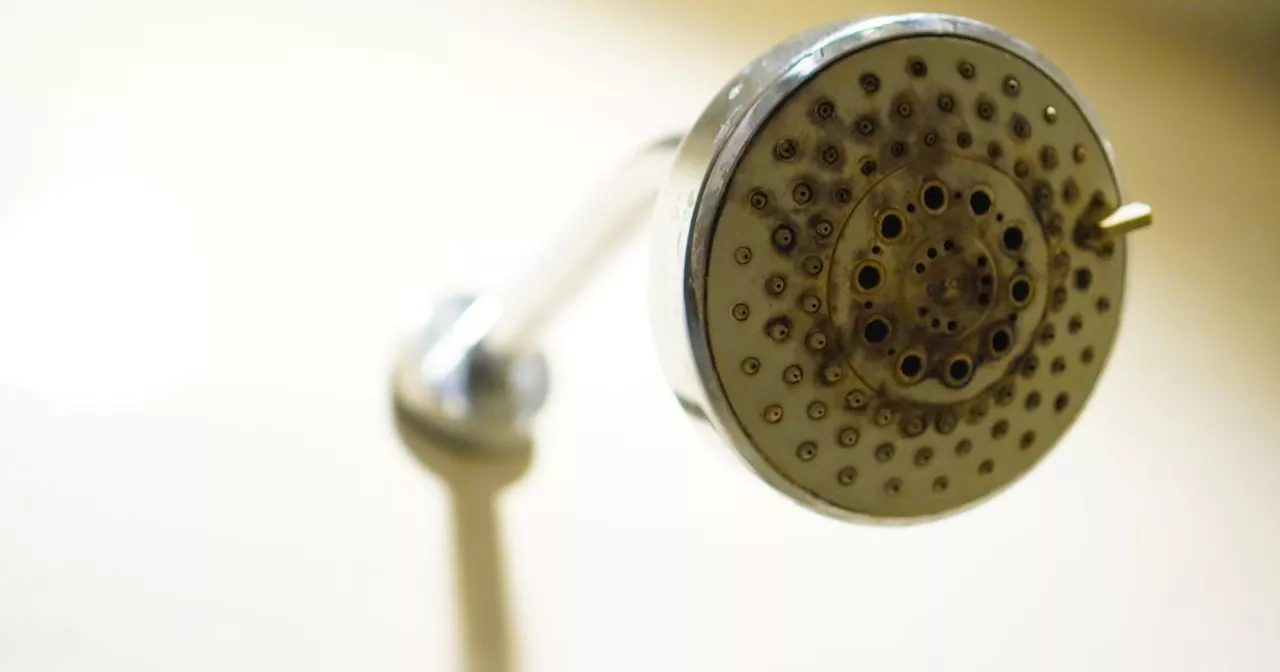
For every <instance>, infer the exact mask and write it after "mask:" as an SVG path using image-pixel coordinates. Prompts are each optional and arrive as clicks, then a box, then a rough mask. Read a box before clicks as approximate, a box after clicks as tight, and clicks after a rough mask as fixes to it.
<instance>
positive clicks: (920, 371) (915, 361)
mask: <svg viewBox="0 0 1280 672" xmlns="http://www.w3.org/2000/svg"><path fill="white" fill-rule="evenodd" d="M926 357H927V356H926V354H925V352H924V350H921V349H918V348H912V349H910V350H907V351H906V352H904V353H902V355H901V356H900V357H898V364H897V367H896V368H895V370H896V371H897V374H898V380H899V382H902V383H904V384H907V385H910V384H912V383H917V382H920V379H921V378H923V377H924V374H925V371H926V370H927V369H928V359H927V358H926Z"/></svg>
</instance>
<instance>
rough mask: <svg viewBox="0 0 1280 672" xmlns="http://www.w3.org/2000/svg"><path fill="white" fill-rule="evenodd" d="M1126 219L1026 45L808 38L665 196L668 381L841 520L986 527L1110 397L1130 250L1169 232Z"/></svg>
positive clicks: (802, 494)
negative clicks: (998, 504)
mask: <svg viewBox="0 0 1280 672" xmlns="http://www.w3.org/2000/svg"><path fill="white" fill-rule="evenodd" d="M1124 204H1125V201H1124V200H1123V196H1122V193H1121V185H1120V180H1119V176H1118V175H1117V172H1116V168H1115V165H1114V161H1113V157H1112V152H1111V147H1110V145H1109V144H1108V143H1107V141H1106V140H1105V138H1104V137H1103V136H1102V133H1101V131H1100V129H1099V128H1098V125H1097V123H1096V121H1095V120H1094V118H1093V116H1092V114H1091V113H1090V112H1089V110H1088V109H1087V108H1086V106H1085V104H1084V103H1083V102H1082V100H1081V98H1080V96H1079V95H1078V94H1077V93H1076V92H1075V91H1074V90H1073V89H1072V87H1071V86H1070V84H1069V83H1068V82H1067V80H1066V79H1065V77H1063V76H1062V75H1061V74H1060V73H1058V72H1057V70H1056V69H1055V68H1054V67H1053V66H1051V65H1050V64H1049V63H1048V62H1047V61H1046V60H1045V59H1044V58H1043V57H1042V56H1040V55H1039V54H1037V53H1036V52H1035V51H1033V50H1032V49H1031V48H1030V47H1029V46H1027V45H1026V44H1023V43H1022V42H1019V41H1017V40H1015V39H1013V38H1011V37H1009V36H1007V35H1006V34H1004V33H1002V32H1000V31H998V30H996V29H994V28H992V27H990V26H987V25H985V24H982V23H978V22H975V21H971V20H968V19H963V18H959V17H952V16H943V15H936V14H914V15H899V16H889V17H881V18H875V19H869V20H865V21H855V22H851V23H842V24H836V25H831V26H826V27H823V28H819V29H815V30H814V31H810V32H808V33H804V34H802V35H799V36H797V37H795V38H793V39H791V40H789V41H787V42H784V43H782V44H781V45H779V46H778V47H776V48H775V49H774V50H772V51H771V52H769V53H767V54H765V55H763V56H761V57H760V58H758V59H757V60H756V61H754V62H753V63H751V64H750V65H748V66H747V67H746V68H745V69H743V70H742V71H741V72H740V73H739V75H738V76H737V77H736V78H734V79H733V80H732V81H731V82H730V83H729V84H728V85H727V86H725V88H724V89H723V90H722V91H721V92H720V94H719V95H718V96H717V97H716V98H715V99H714V100H713V101H712V103H711V104H710V106H709V107H708V108H707V110H706V112H705V113H704V114H703V116H702V117H701V119H699V121H698V123H697V124H696V125H695V126H694V128H693V130H692V131H691V132H690V134H689V135H688V136H687V138H686V139H685V141H684V143H683V144H682V146H681V148H680V150H679V152H678V154H677V158H676V162H675V167H674V170H673V173H672V177H671V179H670V181H669V183H668V185H667V187H666V188H665V189H664V192H663V196H662V197H661V198H660V199H659V204H658V207H657V210H656V212H655V218H656V220H657V226H658V227H659V230H658V231H657V232H656V233H657V238H656V246H655V273H654V279H653V283H654V286H653V296H652V299H653V304H654V320H655V329H656V336H657V339H658V345H659V349H660V351H661V353H662V355H663V360H664V367H665V369H666V374H667V377H668V380H669V381H670V383H671V384H672V386H673V387H674V388H675V390H676V393H677V395H678V396H679V397H680V398H681V400H682V402H683V403H684V405H685V406H686V407H687V408H689V409H691V410H692V411H693V412H694V413H695V414H697V415H699V416H701V417H703V418H705V419H706V420H708V421H709V422H710V423H711V424H712V425H713V426H714V427H715V429H716V430H718V432H719V433H721V434H722V435H723V436H724V437H725V438H726V439H727V440H728V442H729V443H731V444H732V445H733V446H734V447H735V448H736V449H737V451H738V452H739V453H740V454H741V455H742V456H743V457H744V458H745V459H746V461H747V462H748V463H749V464H750V465H751V466H752V467H753V468H754V469H755V471H756V472H757V473H759V474H760V475H761V476H762V477H763V478H764V479H765V480H766V481H767V482H769V483H770V484H772V485H773V486H774V487H776V488H778V489H779V490H781V491H783V492H784V493H786V494H788V495H790V496H791V497H793V498H795V499H797V500H799V501H800V502H802V503H804V504H807V505H809V506H811V507H813V508H816V509H818V510H820V511H823V512H826V513H829V514H833V515H836V516H839V517H842V518H853V519H859V520H894V521H910V520H924V519H929V518H933V517H936V516H938V515H941V514H944V513H947V512H950V511H953V510H957V509H960V508H963V507H965V506H968V505H971V504H973V503H975V502H978V501H981V500H983V499H984V498H986V497H988V496H990V495H992V494H993V493H995V492H997V491H999V490H1001V489H1002V488H1003V487H1004V486H1006V485H1008V484H1009V483H1010V482H1012V481H1013V480H1015V479H1016V478H1018V477H1019V476H1021V475H1022V474H1023V473H1025V472H1026V471H1027V470H1029V469H1030V468H1031V467H1032V466H1033V465H1035V464H1036V463H1037V462H1038V461H1039V460H1040V458H1042V457H1043V456H1044V455H1045V453H1046V452H1047V451H1048V450H1049V449H1050V448H1051V447H1052V446H1053V445H1054V444H1055V443H1056V442H1057V440H1058V439H1059V438H1060V437H1061V436H1062V435H1063V433H1064V432H1065V431H1066V430H1067V428H1068V426H1069V424H1070V423H1071V422H1072V420H1073V419H1074V418H1075V416H1076V415H1077V414H1078V413H1079V411H1080V410H1081V408H1082V406H1083V404H1084V402H1085V400H1086V398H1087V397H1088V395H1089V393H1090V391H1091V390H1092V388H1093V387H1094V385H1095V383H1096V381H1097V379H1098V376H1099V374H1100V373H1101V371H1102V368H1103V365H1104V363H1105V362H1106V360H1107V355H1108V353H1109V352H1110V350H1111V346H1112V343H1113V341H1114V339H1115V335H1116V331H1117V328H1118V316H1119V312H1120V311H1119V309H1120V305H1121V299H1122V298H1123V290H1124V265H1125V263H1124V262H1125V250H1124V240H1123V237H1122V234H1124V233H1126V232H1128V231H1129V230H1131V229H1132V228H1135V227H1136V226H1139V225H1141V224H1145V223H1147V222H1149V221H1150V214H1149V210H1147V209H1145V208H1144V207H1142V206H1140V205H1137V204H1130V205H1129V206H1126V207H1124V208H1122V207H1121V206H1122V205H1124ZM1135 206H1136V207H1135Z"/></svg>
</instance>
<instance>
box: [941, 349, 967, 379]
mask: <svg viewBox="0 0 1280 672" xmlns="http://www.w3.org/2000/svg"><path fill="white" fill-rule="evenodd" d="M972 378H973V360H972V359H971V358H970V357H969V356H968V355H965V354H958V355H955V356H953V357H952V358H951V359H950V360H949V361H948V362H947V364H946V366H945V367H943V369H942V382H943V383H945V384H946V385H948V386H950V387H963V386H964V385H965V384H966V383H968V382H969V381H970V380H971V379H972Z"/></svg>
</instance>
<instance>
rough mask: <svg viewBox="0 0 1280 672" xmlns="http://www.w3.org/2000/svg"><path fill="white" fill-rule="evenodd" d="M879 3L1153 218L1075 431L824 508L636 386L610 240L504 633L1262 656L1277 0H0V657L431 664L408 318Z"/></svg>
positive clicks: (879, 662) (1276, 243) (642, 348)
mask: <svg viewBox="0 0 1280 672" xmlns="http://www.w3.org/2000/svg"><path fill="white" fill-rule="evenodd" d="M908 10H912V11H914V10H929V11H944V12H952V13H960V14H966V15H969V16H972V17H975V18H978V19H981V20H985V21H988V22H991V23H994V24H995V25H997V26H999V27H1001V28H1003V29H1005V30H1007V31H1010V32H1012V33H1013V34H1015V35H1017V36H1019V37H1021V38H1023V39H1025V40H1027V41H1029V42H1030V43H1032V44H1033V45H1035V46H1036V47H1037V48H1039V49H1040V50H1041V51H1043V52H1044V53H1045V54H1047V55H1048V57H1049V58H1050V59H1052V60H1054V61H1055V62H1056V63H1057V64H1058V65H1059V66H1061V68H1062V69H1063V70H1064V71H1066V72H1067V73H1068V74H1069V76H1070V77H1071V78H1072V79H1073V80H1074V82H1075V83H1076V84H1077V86H1078V88H1079V89H1080V90H1081V91H1083V92H1084V94H1085V95H1086V97H1087V98H1088V99H1089V101H1090V102H1091V103H1092V104H1093V106H1094V108H1095V110H1096V111H1097V112H1098V114H1099V115H1100V117H1101V119H1102V120H1103V123H1104V124H1105V127H1106V130H1107V131H1108V132H1109V134H1110V137H1111V140H1112V141H1113V142H1114V144H1115V146H1116V148H1117V151H1118V152H1119V157H1120V165H1121V167H1122V169H1123V170H1124V174H1125V178H1126V181H1127V185H1128V188H1129V193H1130V195H1131V197H1132V198H1135V199H1138V200H1143V201H1147V202H1149V203H1151V204H1152V205H1153V206H1154V207H1155V210H1156V213H1157V218H1156V226H1155V227H1154V228H1151V229H1148V230H1146V231H1143V232H1141V233H1140V234H1138V235H1137V236H1136V237H1135V239H1134V240H1133V245H1132V247H1131V248H1130V276H1129V278H1130V285H1129V295H1128V297H1127V299H1126V303H1125V306H1124V310H1125V316H1126V322H1125V325H1124V328H1123V330H1122V332H1121V336H1120V340H1119V342H1118V346H1117V350H1116V352H1115V353H1114V354H1113V356H1112V359H1111V364H1110V368H1109V369H1108V371H1107V372H1106V374H1104V376H1103V378H1102V382H1101V386H1100V388H1099V389H1098V391H1097V392H1096V393H1095V394H1094V396H1093V399H1092V402H1091V404H1090V406H1089V407H1088V408H1087V409H1086V411H1085V413H1084V414H1083V416H1082V420H1081V421H1080V422H1079V423H1077V425H1076V427H1075V429H1074V430H1073V431H1072V432H1071V433H1070V434H1069V435H1068V436H1067V438H1066V439H1065V440H1064V441H1063V443H1062V444H1061V445H1060V446H1059V448H1058V449H1057V450H1056V451H1055V453H1054V454H1053V455H1052V456H1051V457H1050V458H1049V459H1048V460H1046V461H1045V463H1044V464H1043V465H1042V466H1041V467H1040V468H1039V469H1038V470H1036V471H1034V472H1033V473H1032V474H1031V475H1030V476H1029V477H1028V478H1026V479H1025V480H1023V481H1021V482H1020V483H1019V484H1018V485H1017V486H1016V487H1015V488H1013V489H1012V490H1010V491H1009V492H1007V493H1005V494H1004V495H1002V496H1001V497H999V498H997V499H996V500H994V501H993V502H991V503H989V504H987V505H986V506H984V507H981V508H978V509H976V510H973V511H970V512H968V513H966V514H964V515H961V516H958V517H955V518H951V519H948V520H946V521H944V522H940V523H936V524H931V525H926V526H917V527H910V528H902V529H898V528H894V529H881V528H869V527H857V526H851V525H847V524H842V523H838V522H835V521H832V520H828V519H825V518H823V517H820V516H816V515H813V514H811V513H809V512H807V511H804V510H802V509H800V508H799V507H797V506H795V505H793V504H791V503H790V502H789V501H787V500H785V499H784V498H783V497H781V496H779V495H777V494H775V493H774V492H773V491H772V490H770V489H769V488H768V487H766V486H764V485H762V484H760V483H759V482H758V481H757V480H756V479H755V477H754V476H752V475H750V474H749V473H748V471H747V470H746V469H745V468H742V467H741V466H739V465H738V463H737V458H736V457H732V456H731V455H730V451H728V450H725V449H723V448H722V447H720V446H716V445H712V444H710V443H708V442H706V441H705V440H704V439H703V438H702V437H701V435H699V434H697V433H695V432H694V431H693V430H692V429H691V427H690V424H689V423H688V422H687V421H686V420H685V419H684V418H683V417H682V416H681V414H680V412H679V410H678V408H677V407H676V404H675V402H674V401H673V400H671V399H670V398H669V397H668V395H667V393H666V391H665V388H664V385H663V383H662V381H661V379H660V375H659V373H658V370H657V367H656V358H655V355H654V354H653V352H652V350H651V347H650V344H649V328H648V322H647V319H648V318H647V314H646V311H645V305H646V304H645V291H646V283H647V280H646V271H647V258H646V253H647V249H646V247H645V244H644V243H643V241H641V242H638V243H637V244H635V245H633V246H631V247H630V248H628V249H627V250H626V251H625V252H624V253H623V254H622V255H621V257H620V258H619V260H618V261H617V262H616V263H613V264H611V265H610V266H609V267H608V270H607V271H606V272H605V273H604V274H603V275H602V277H600V278H599V279H598V280H597V281H595V282H593V283H592V284H591V286H590V287H589V288H588V289H587V290H586V291H585V292H584V293H583V295H582V296H581V297H580V298H579V300H578V301H577V302H576V303H575V304H574V305H573V306H572V307H571V308H570V309H569V310H568V311H567V313H566V315H565V316H564V319H563V320H561V321H560V322H559V323H558V324H557V325H556V326H555V327H554V329H553V332H552V333H551V334H550V336H549V338H548V340H547V343H546V353H547V355H548V357H549V358H550V360H551V362H552V365H553V385H554V388H553V395H552V398H551V400H550V402H549V404H548V407H547V408H546V411H545V413H544V415H543V416H542V417H541V419H540V421H539V424H538V441H537V444H536V446H535V448H534V455H533V461H532V465H531V466H530V467H529V469H528V472H527V474H525V475H524V477H523V478H520V479H518V480H517V481H516V482H515V483H514V484H512V485H511V486H510V487H508V488H507V489H506V490H505V491H504V493H503V494H502V495H501V496H500V497H499V498H498V499H497V500H496V501H497V504H496V511H497V513H498V514H499V515H500V516H501V522H500V524H499V526H498V527H497V528H496V530H495V535H496V539H497V541H498V543H499V544H500V546H501V553H502V554H501V557H500V558H499V559H500V561H501V564H502V566H504V567H505V572H506V575H507V579H508V581H509V585H508V589H507V600H508V603H509V607H510V609H511V616H510V623H511V638H512V640H511V656H512V661H513V663H514V664H515V665H516V667H517V668H518V669H522V670H555V671H561V670H646V671H647V670H655V669H674V670H692V669H733V670H796V669H812V668H817V667H823V668H833V667H834V668H881V669H895V670H936V669H949V670H1028V669H1033V670H1062V671H1072V672H1074V671H1077V670H1082V669H1088V670H1099V669H1100V670H1135V669H1136V670H1165V671H1167V670H1188V671H1190V670H1205V669H1229V670H1259V671H1262V670H1276V669H1280V534H1278V532H1280V522H1277V520H1278V514H1280V491H1278V489H1277V485H1276V482H1277V474H1278V473H1280V450H1278V448H1280V446H1278V442H1277V440H1276V429H1275V427H1273V426H1272V424H1271V423H1272V422H1273V421H1274V419H1275V418H1274V413H1275V408H1276V403H1277V402H1278V401H1280V393H1278V392H1277V388H1276V385H1275V381H1276V380H1277V378H1278V377H1280V356H1278V355H1277V354H1276V351H1275V350H1274V349H1273V348H1274V344H1275V343H1276V342H1278V341H1280V321H1278V320H1280V318H1278V316H1277V315H1278V314H1277V311H1276V310H1275V309H1274V308H1269V307H1268V306H1274V303H1273V302H1274V301H1275V297H1276V296H1277V292H1278V291H1280V280H1278V279H1277V277H1278V274H1277V271H1276V268H1277V264H1276V256H1277V254H1278V253H1280V226H1278V222H1277V218H1276V214H1275V213H1276V212H1277V206H1280V191H1277V184H1278V183H1280V123H1277V120H1278V119H1280V113H1278V112H1277V109H1278V108H1280V75H1277V72H1278V71H1280V70H1278V69H1277V65H1278V64H1280V47H1277V45H1280V39H1278V38H1280V5H1277V4H1276V3H1268V2H1264V1H1262V0H1258V1H1251V0H1178V1H1176V2H1171V1H1168V0H1130V1H1129V2H1117V1H1115V0H1113V1H1111V2H1102V1H1101V0H1097V1H1088V2H1053V3H1050V2H1028V1H1026V0H1007V1H1006V0H972V1H969V2H953V1H935V2H931V3H928V4H927V5H911V4H906V3H901V2H887V1H873V2H864V3H847V2H831V1H821V0H813V1H808V2H804V1H797V0H793V1H789V2H781V1H768V2H766V1H763V0H703V1H695V0H619V1H613V2H600V1H597V0H544V1H540V2H529V1H520V0H510V1H507V2H504V1H503V0H473V1H470V2H462V3H452V2H449V3H446V2H441V1H438V0H418V1H416V2H411V1H409V0H363V1H361V2H356V1H354V0H326V1H325V2H313V1H311V0H306V1H304V0H223V1H221V2H205V3H196V2H170V1H160V0H116V1H114V2H96V1H93V0H75V1H73V0H41V1H39V2H34V1H33V2H20V1H18V0H5V1H4V2H3V4H0V185H3V186H2V187H0V670H3V671H4V672H45V671H71V670H87V669H93V670H100V671H107V670H129V671H131V672H137V671H142V670H166V671H168V670H175V669H180V670H189V671H198V670H226V669H246V670H274V669H308V670H335V671H336V670H352V669H364V670H451V669H457V668H458V667H459V665H461V664H462V663H463V662H464V660H463V659H464V658H465V655H464V647H463V645H462V644H461V626H460V618H459V607H458V604H457V598H456V590H455V573H454V569H455V567H454V549H453V543H454V536H453V532H452V529H453V518H454V514H453V513H452V511H453V510H454V504H455V503H456V501H455V500H457V497H454V496H451V495H450V488H449V487H446V484H445V479H443V478H442V477H441V476H439V475H437V474H435V473H432V472H429V471H428V470H424V469H423V468H422V467H421V465H420V463H419V460H417V459H415V457H414V456H413V455H412V454H411V452H410V451H408V450H406V449H405V447H404V445H403V443H402V441H401V438H400V436H399V435H398V434H397V432H396V429H395V425H394V423H393V422H392V417H391V410H390V409H391V399H390V388H389V375H390V370H391V365H392V361H393V356H394V354H395V349H396V346H397V345H398V343H399V340H400V338H401V337H402V336H403V335H405V333H406V329H408V328H410V327H411V326H412V324H413V321H414V320H416V319H418V318H419V317H420V316H421V314H422V311H423V310H424V308H425V306H426V302H427V300H428V299H429V297H431V296H432V295H434V294H436V293H438V292H440V291H442V290H448V289H474V288H482V287H487V286H491V285H492V284H493V283H494V282H495V280H496V279H498V278H500V277H503V276H504V275H506V274H508V273H510V272H513V271H514V270H516V269H520V268H523V267H524V265H525V264H526V263H527V261H528V258H529V254H530V250H533V249H537V247H538V246H539V244H540V243H542V242H543V241H546V240H548V239H551V238H553V237H554V234H555V232H556V231H558V230H559V229H560V227H562V226H563V224H564V222H566V221H567V219H568V217H569V215H570V213H572V212H573V211H574V208H575V207H576V206H577V205H578V204H579V203H580V202H582V201H583V200H584V199H585V198H586V197H587V196H588V195H589V193H590V190H591V189H592V188H593V185H595V184H598V182H599V180H601V179H602V178H603V177H604V176H605V175H607V174H608V171H609V170H611V169H612V168H614V167H615V166H617V165H618V164H620V163H621V162H622V161H623V160H624V159H625V158H626V157H627V156H628V155H629V154H630V153H631V152H632V151H634V150H635V149H636V148H637V147H639V146H641V145H643V144H644V143H646V142H647V141H649V140H650V139H651V138H652V137H654V136H656V135H658V134H659V133H663V132H666V131H668V130H671V129H680V128H683V127H685V126H686V125H688V124H689V123H691V121H692V120H693V118H694V117H695V116H696V115H697V114H698V112H699V111H700V110H701V108H702V106H703V105H704V104H705V103H706V101H707V100H708V99H709V98H710V96H712V95H713V94H714V92H715V91H716V90H717V88H718V87H719V86H720V85H721V84H722V83H723V82H724V81H725V80H727V78H728V77H730V76H731V75H732V74H733V72H734V71H736V69H737V68H738V67H740V66H741V65H743V64H744V63H745V62H746V61H747V60H749V59H750V58H752V57H753V56H755V55H756V54H757V53H758V52H760V51H762V50H764V49H766V48H768V47H770V46H771V45H772V44H774V43H775V42H777V41H779V40H781V39H782V38H784V37H786V36H788V35H789V34H791V33H793V32H796V31H799V30H802V29H805V28H808V27H810V26H813V25H815V24H818V23H822V22H826V21H829V20H833V19H838V18H850V17H854V16H859V15H864V14H869V13H878V12H886V11H908Z"/></svg>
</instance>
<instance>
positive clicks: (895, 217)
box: [876, 210, 907, 243]
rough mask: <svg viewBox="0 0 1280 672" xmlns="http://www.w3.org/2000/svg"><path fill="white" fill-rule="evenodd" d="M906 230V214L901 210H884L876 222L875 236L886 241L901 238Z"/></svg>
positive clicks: (890, 241)
mask: <svg viewBox="0 0 1280 672" xmlns="http://www.w3.org/2000/svg"><path fill="white" fill-rule="evenodd" d="M906 232H907V216H906V214H905V213H903V212H902V211H901V210H885V211H884V212H882V213H880V216H879V218H878V219H877V222H876V236H877V237H879V238H880V240H883V241H884V242H886V243H892V242H895V241H898V240H901V239H902V236H903V234H905V233H906Z"/></svg>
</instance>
